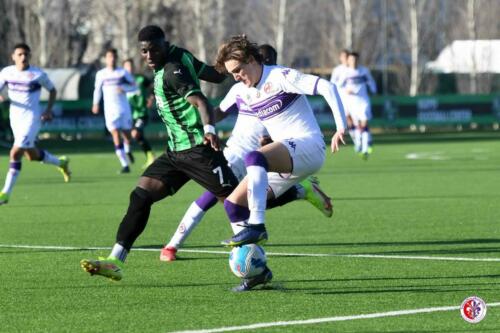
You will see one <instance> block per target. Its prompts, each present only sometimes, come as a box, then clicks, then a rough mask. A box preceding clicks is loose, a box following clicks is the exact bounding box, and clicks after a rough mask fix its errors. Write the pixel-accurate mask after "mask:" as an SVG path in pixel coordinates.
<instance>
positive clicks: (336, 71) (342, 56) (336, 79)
mask: <svg viewBox="0 0 500 333" xmlns="http://www.w3.org/2000/svg"><path fill="white" fill-rule="evenodd" d="M349 53H350V51H349V50H347V49H343V50H342V51H340V53H339V62H340V64H338V65H337V66H335V67H334V68H333V70H332V75H331V76H330V82H332V83H335V84H336V85H337V89H338V92H339V95H340V99H341V100H342V104H343V105H344V113H345V117H346V120H347V128H348V130H349V136H350V137H351V140H352V142H356V126H354V123H353V121H352V117H351V115H350V113H349V105H347V104H346V102H345V100H344V90H343V89H340V80H341V79H342V77H343V76H344V73H345V71H346V70H347V69H348V68H349V66H348V65H347V57H348V56H349Z"/></svg>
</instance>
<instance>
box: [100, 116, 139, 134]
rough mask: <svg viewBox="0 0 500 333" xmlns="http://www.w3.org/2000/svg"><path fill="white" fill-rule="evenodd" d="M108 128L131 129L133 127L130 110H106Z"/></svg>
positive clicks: (109, 129)
mask: <svg viewBox="0 0 500 333" xmlns="http://www.w3.org/2000/svg"><path fill="white" fill-rule="evenodd" d="M104 119H105V121H106V128H107V129H108V131H110V132H111V131H112V130H130V129H132V115H131V114H130V112H120V113H117V112H108V113H106V112H104Z"/></svg>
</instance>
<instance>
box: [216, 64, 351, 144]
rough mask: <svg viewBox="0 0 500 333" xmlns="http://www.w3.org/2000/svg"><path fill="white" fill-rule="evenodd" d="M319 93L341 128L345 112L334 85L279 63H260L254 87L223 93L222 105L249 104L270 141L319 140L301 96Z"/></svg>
mask: <svg viewBox="0 0 500 333" xmlns="http://www.w3.org/2000/svg"><path fill="white" fill-rule="evenodd" d="M319 84H321V86H322V93H321V95H323V96H324V97H325V99H326V100H327V102H328V104H329V106H330V107H331V108H332V111H333V115H334V118H335V122H336V124H337V128H342V129H344V128H345V115H344V111H343V108H342V103H341V102H340V98H339V96H338V93H337V92H336V90H337V89H336V88H335V86H334V85H332V84H330V83H329V82H328V81H326V80H323V79H321V78H319V77H317V76H314V75H306V74H303V73H301V72H299V71H297V70H294V69H291V68H286V67H281V66H265V65H264V66H263V71H262V77H261V79H260V81H259V83H258V84H257V86H256V87H246V86H244V87H243V88H241V90H240V89H239V90H240V91H238V93H237V94H236V96H233V95H229V94H228V95H227V96H226V97H225V98H224V100H223V101H222V103H221V104H223V105H224V106H226V107H227V106H228V105H229V106H232V105H234V104H235V105H236V106H237V105H238V102H237V99H240V100H241V101H240V105H241V103H244V104H245V105H247V106H249V109H250V113H252V114H254V115H255V116H256V117H257V118H259V119H260V121H261V122H262V124H263V125H264V127H265V128H266V129H267V131H268V132H269V135H270V136H271V138H272V139H273V140H274V141H282V140H285V139H290V138H300V137H311V138H315V139H320V140H323V135H322V133H321V130H320V128H319V126H318V123H317V121H316V118H315V117H314V113H313V111H312V109H311V106H310V105H309V102H308V101H307V98H306V96H305V95H317V94H318V86H319Z"/></svg>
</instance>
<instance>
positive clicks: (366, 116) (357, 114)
mask: <svg viewBox="0 0 500 333" xmlns="http://www.w3.org/2000/svg"><path fill="white" fill-rule="evenodd" d="M350 114H351V118H352V120H353V122H354V124H358V123H359V122H361V121H368V120H370V119H372V108H371V106H370V103H360V104H356V105H351V106H350Z"/></svg>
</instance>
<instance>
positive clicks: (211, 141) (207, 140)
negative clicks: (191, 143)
mask: <svg viewBox="0 0 500 333" xmlns="http://www.w3.org/2000/svg"><path fill="white" fill-rule="evenodd" d="M203 144H204V145H210V146H211V147H212V148H213V149H214V150H215V151H219V148H220V142H219V137H218V136H217V135H215V134H212V133H205V137H204V139H203Z"/></svg>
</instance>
